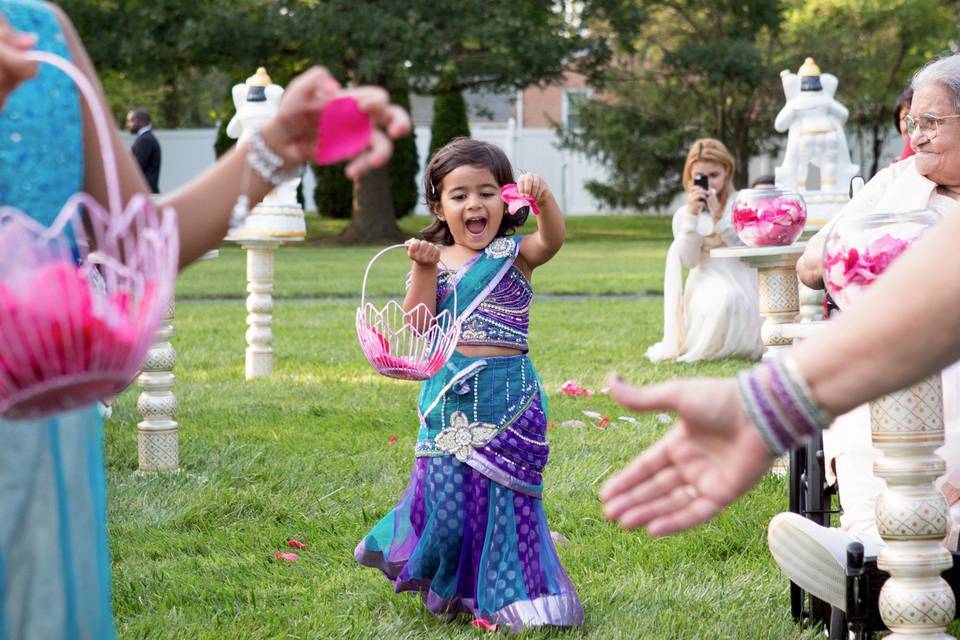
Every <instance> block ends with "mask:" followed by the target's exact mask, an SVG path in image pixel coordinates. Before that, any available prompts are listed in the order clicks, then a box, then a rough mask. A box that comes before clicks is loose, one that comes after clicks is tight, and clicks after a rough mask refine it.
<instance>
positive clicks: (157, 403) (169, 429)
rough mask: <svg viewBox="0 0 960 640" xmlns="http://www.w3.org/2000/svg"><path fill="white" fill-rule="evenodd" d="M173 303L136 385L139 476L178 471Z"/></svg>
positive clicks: (167, 310) (178, 452)
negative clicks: (137, 387)
mask: <svg viewBox="0 0 960 640" xmlns="http://www.w3.org/2000/svg"><path fill="white" fill-rule="evenodd" d="M173 313H174V301H173V298H172V297H171V298H170V303H169V304H168V305H167V308H166V309H165V310H164V313H163V322H162V323H161V325H160V329H159V330H157V335H156V336H154V338H153V344H152V345H150V350H149V351H148V352H147V357H146V359H145V360H144V362H143V367H142V369H141V370H140V376H139V377H138V378H137V382H138V383H139V385H140V387H141V388H142V389H143V391H142V392H141V393H140V397H139V398H137V410H138V411H139V412H140V416H141V417H142V418H143V420H141V421H140V422H139V423H138V424H137V455H138V458H139V461H140V466H139V471H140V473H151V472H155V471H179V470H180V443H179V434H178V432H177V422H176V421H175V420H174V419H173V416H174V413H176V409H177V398H176V397H175V396H174V395H173V391H171V389H172V388H173V383H174V380H175V378H174V375H173V367H174V366H175V365H176V364H177V352H176V350H175V349H174V348H173V344H172V343H171V342H170V340H171V338H173Z"/></svg>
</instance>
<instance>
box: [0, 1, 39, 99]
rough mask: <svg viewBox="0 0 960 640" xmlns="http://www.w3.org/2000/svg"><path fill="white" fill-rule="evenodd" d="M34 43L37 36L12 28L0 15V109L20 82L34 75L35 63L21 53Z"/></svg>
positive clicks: (35, 71) (29, 48)
mask: <svg viewBox="0 0 960 640" xmlns="http://www.w3.org/2000/svg"><path fill="white" fill-rule="evenodd" d="M36 44H37V36H35V35H34V34H32V33H21V32H20V31H16V30H14V29H13V27H11V26H10V23H8V22H7V21H6V20H4V18H3V16H2V15H0V109H2V108H3V105H4V103H5V102H6V100H7V96H9V95H10V94H11V93H13V91H14V89H16V88H17V86H19V84H20V83H21V82H23V81H24V80H29V79H30V78H32V77H33V76H34V75H36V73H37V63H36V62H33V61H31V60H27V59H26V58H25V57H24V55H23V54H24V53H25V52H27V51H29V50H31V49H33V47H34V46H35V45H36Z"/></svg>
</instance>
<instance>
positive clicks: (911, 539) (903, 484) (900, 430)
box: [870, 374, 956, 640]
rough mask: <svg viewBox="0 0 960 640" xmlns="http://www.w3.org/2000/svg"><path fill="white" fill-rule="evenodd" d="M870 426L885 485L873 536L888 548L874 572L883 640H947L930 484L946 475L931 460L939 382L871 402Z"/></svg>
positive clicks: (939, 422) (940, 525)
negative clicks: (879, 572)
mask: <svg viewBox="0 0 960 640" xmlns="http://www.w3.org/2000/svg"><path fill="white" fill-rule="evenodd" d="M870 427H871V432H872V437H873V446H875V447H877V448H878V449H880V450H881V451H882V452H883V454H884V455H883V457H881V458H880V459H879V460H877V462H875V463H874V473H875V474H876V475H877V476H878V477H880V478H883V479H884V480H886V481H887V488H886V491H884V493H883V494H882V495H881V496H880V500H879V501H878V503H877V529H878V530H879V532H880V536H881V537H882V538H883V539H884V541H885V542H886V543H887V546H886V547H885V548H884V549H883V551H881V552H880V556H879V558H877V566H879V567H880V568H881V569H883V570H884V571H887V572H888V573H889V574H890V579H889V580H887V582H886V583H884V585H883V589H882V590H881V591H880V616H881V617H882V618H883V622H884V624H886V625H887V626H888V627H889V628H890V630H891V631H893V633H892V634H891V635H889V636H887V638H888V639H890V640H897V639H899V640H907V639H910V640H915V639H917V638H924V639H927V640H940V639H942V638H949V637H951V636H948V635H947V633H946V629H947V625H948V624H950V622H951V621H952V620H953V614H954V610H955V609H956V602H955V600H954V596H953V590H952V589H951V588H950V585H948V584H947V582H946V581H945V580H944V579H943V578H941V577H940V573H941V572H943V571H945V570H947V569H949V568H950V567H951V566H952V565H953V556H952V555H951V554H950V552H949V551H947V550H946V549H944V548H943V546H942V545H941V544H940V541H941V540H942V539H943V537H944V535H945V534H946V530H947V519H948V518H949V513H948V510H947V503H946V500H945V499H944V498H943V496H942V495H941V494H940V492H939V491H938V490H937V488H936V487H935V486H934V484H933V482H934V480H935V479H936V478H937V477H938V476H940V475H942V474H943V473H944V471H945V469H946V464H945V463H944V461H943V459H942V458H940V456H938V455H937V454H935V453H934V451H935V450H936V449H937V448H939V447H940V446H942V445H943V438H944V428H943V393H942V390H941V383H940V375H939V374H937V375H935V376H931V377H930V378H927V379H926V380H924V381H922V382H919V383H917V384H915V385H913V386H912V387H909V388H907V389H904V390H902V391H897V392H895V393H890V394H887V395H885V396H883V397H882V398H879V399H878V400H875V401H873V402H871V403H870Z"/></svg>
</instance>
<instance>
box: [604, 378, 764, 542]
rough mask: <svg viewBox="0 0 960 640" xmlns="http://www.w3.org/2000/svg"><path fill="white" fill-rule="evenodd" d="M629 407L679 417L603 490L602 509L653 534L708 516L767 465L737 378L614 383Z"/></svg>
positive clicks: (627, 524)
mask: <svg viewBox="0 0 960 640" xmlns="http://www.w3.org/2000/svg"><path fill="white" fill-rule="evenodd" d="M610 395H612V396H613V398H614V399H615V400H616V401H617V402H619V403H620V404H621V405H623V406H624V407H626V408H627V409H630V410H631V411H658V410H659V411H673V412H676V413H677V414H678V418H679V419H678V420H677V423H676V424H675V425H674V426H673V427H672V428H671V429H670V431H668V432H667V434H666V435H665V436H663V438H661V439H660V440H659V441H658V442H656V443H655V444H653V445H652V446H651V447H650V448H648V449H647V450H646V451H644V452H643V453H641V454H640V455H639V456H637V457H636V458H635V459H634V460H633V461H632V462H631V463H630V464H629V465H627V466H626V467H624V469H622V470H621V471H620V472H619V473H617V474H616V475H614V476H613V477H611V478H610V479H609V480H607V481H606V482H605V483H604V485H603V488H602V489H601V490H600V499H601V500H602V501H603V502H604V510H603V511H604V515H606V517H607V518H608V519H610V520H615V521H617V522H619V523H620V525H621V526H623V527H624V528H627V529H635V528H637V527H644V528H646V529H647V531H648V532H649V533H650V534H652V535H655V536H660V535H666V534H670V533H674V532H677V531H682V530H684V529H689V528H690V527H693V526H696V525H698V524H700V523H702V522H705V521H707V520H709V519H710V518H712V517H713V516H715V515H716V514H717V513H719V512H720V511H721V510H722V509H723V508H724V507H726V506H727V505H729V504H730V503H732V502H733V501H734V500H736V499H737V498H738V497H740V496H741V495H743V494H744V493H746V492H747V491H748V490H749V489H750V488H751V487H752V486H753V485H754V484H756V483H757V482H758V481H759V480H760V478H761V477H763V474H764V473H765V472H766V471H767V469H769V468H770V465H771V464H772V462H773V456H772V455H771V454H770V452H769V451H768V449H767V448H766V445H764V443H763V440H762V439H761V438H760V435H759V433H758V432H757V430H756V428H755V427H754V426H753V424H752V423H751V422H750V420H749V418H748V417H747V415H746V413H745V412H744V410H743V406H742V405H741V403H740V395H739V393H738V391H737V384H736V381H734V380H732V379H713V378H699V379H689V380H671V381H669V382H664V383H661V384H655V385H649V386H646V387H635V386H632V385H629V384H627V383H625V382H623V381H622V380H619V379H616V380H613V381H612V382H611V386H610Z"/></svg>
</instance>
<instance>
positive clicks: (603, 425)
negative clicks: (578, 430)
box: [597, 416, 610, 429]
mask: <svg viewBox="0 0 960 640" xmlns="http://www.w3.org/2000/svg"><path fill="white" fill-rule="evenodd" d="M608 424H610V418H607V417H606V416H604V417H602V418H600V421H599V422H597V429H606V428H607V425H608Z"/></svg>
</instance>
